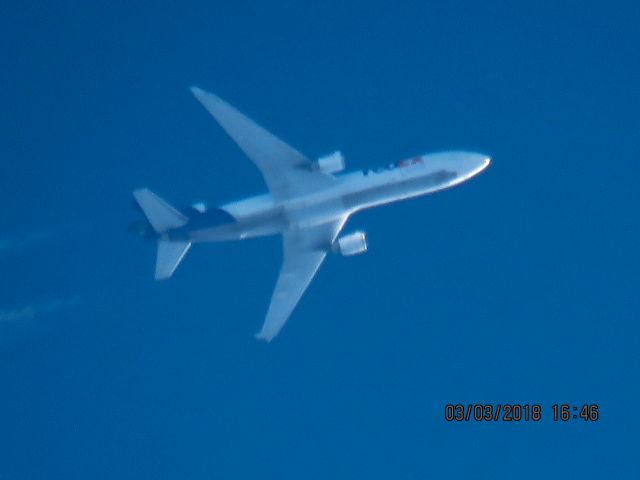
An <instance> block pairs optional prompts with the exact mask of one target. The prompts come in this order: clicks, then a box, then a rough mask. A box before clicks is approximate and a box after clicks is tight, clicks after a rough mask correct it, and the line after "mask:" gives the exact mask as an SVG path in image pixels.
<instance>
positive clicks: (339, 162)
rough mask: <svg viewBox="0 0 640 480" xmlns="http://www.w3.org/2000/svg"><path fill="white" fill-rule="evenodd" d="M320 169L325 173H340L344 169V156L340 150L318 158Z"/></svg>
mask: <svg viewBox="0 0 640 480" xmlns="http://www.w3.org/2000/svg"><path fill="white" fill-rule="evenodd" d="M317 163H318V169H319V170H320V171H321V172H324V173H338V172H341V171H342V170H344V157H343V156H342V153H341V152H340V151H336V152H333V153H332V154H331V155H326V156H324V157H320V158H319V159H318V162H317Z"/></svg>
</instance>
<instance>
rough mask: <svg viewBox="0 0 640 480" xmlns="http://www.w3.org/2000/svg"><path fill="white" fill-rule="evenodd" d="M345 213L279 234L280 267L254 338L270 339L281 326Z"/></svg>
mask: <svg viewBox="0 0 640 480" xmlns="http://www.w3.org/2000/svg"><path fill="white" fill-rule="evenodd" d="M347 219H348V215H344V217H342V218H340V219H338V220H336V221H334V222H330V223H326V224H322V225H317V226H313V227H306V228H297V229H292V230H288V231H286V232H285V233H284V234H283V235H282V267H281V269H280V276H279V277H278V281H277V283H276V288H275V290H274V291H273V295H272V296H271V304H270V305H269V311H268V312H267V318H266V319H265V321H264V324H263V325H262V330H260V332H259V333H257V334H256V338H259V339H262V340H266V341H271V340H272V339H273V337H275V336H276V335H277V334H278V332H279V331H280V329H281V328H282V327H283V326H284V324H285V323H286V321H287V319H288V318H289V315H291V312H292V311H293V309H294V308H295V307H296V305H297V304H298V301H299V300H300V298H301V297H302V294H303V293H304V292H305V290H306V289H307V287H308V286H309V284H310V283H311V280H312V279H313V277H314V276H315V274H316V272H317V271H318V268H320V265H321V264H322V261H323V260H324V258H325V257H326V256H327V252H328V251H329V249H330V248H331V245H332V244H333V242H334V241H335V239H336V237H337V236H338V234H339V233H340V230H342V227H343V226H344V224H345V223H346V221H347Z"/></svg>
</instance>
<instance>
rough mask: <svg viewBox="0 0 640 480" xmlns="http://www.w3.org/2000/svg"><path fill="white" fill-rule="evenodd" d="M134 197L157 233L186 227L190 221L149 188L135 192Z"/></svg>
mask: <svg viewBox="0 0 640 480" xmlns="http://www.w3.org/2000/svg"><path fill="white" fill-rule="evenodd" d="M133 196H134V197H135V199H136V202H138V205H140V208H141V209H142V211H143V212H144V214H145V216H146V217H147V220H149V223H150V224H151V226H152V227H153V229H154V230H155V231H156V232H157V233H162V232H166V231H167V230H171V229H172V228H179V227H182V226H183V225H185V224H186V223H187V222H188V221H189V219H188V218H187V217H186V216H184V215H183V214H182V213H180V212H179V211H178V210H176V209H175V208H173V207H172V206H171V205H169V204H168V203H167V202H165V201H164V200H162V199H161V198H160V197H158V196H157V195H156V194H155V193H153V192H152V191H151V190H149V189H148V188H141V189H139V190H135V191H134V192H133Z"/></svg>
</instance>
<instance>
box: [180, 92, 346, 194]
mask: <svg viewBox="0 0 640 480" xmlns="http://www.w3.org/2000/svg"><path fill="white" fill-rule="evenodd" d="M191 91H192V92H193V94H194V95H195V97H196V98H197V99H198V101H199V102H200V103H201V104H202V105H203V106H204V108H206V109H207V111H208V112H209V113H210V114H211V115H212V116H213V118H214V119H215V120H216V121H217V122H218V123H219V124H220V126H221V127H222V128H223V130H224V131H225V132H226V133H227V134H228V135H229V136H230V137H231V138H232V139H233V141H234V142H236V144H237V145H238V146H239V147H240V149H241V150H242V151H243V152H244V153H245V155H246V156H247V157H249V159H250V160H251V161H252V162H253V163H255V164H256V166H257V167H258V169H259V170H260V172H261V173H262V176H263V177H264V180H265V182H266V184H267V187H268V188H269V191H270V192H271V194H272V195H273V197H274V198H275V199H276V200H283V199H287V198H291V197H295V196H298V195H304V194H309V193H312V192H314V191H317V190H321V189H324V188H328V187H331V186H333V185H334V184H335V183H336V179H335V178H334V177H333V176H332V175H329V174H326V173H323V172H321V171H319V170H317V169H315V168H314V165H313V162H312V161H311V160H309V159H308V158H307V157H305V156H304V155H303V154H301V153H300V152H299V151H297V150H296V149H295V148H293V147H291V146H290V145H287V144H286V143H285V142H283V141H282V140H280V139H279V138H278V137H276V136H275V135H273V134H272V133H270V132H268V131H267V130H265V129H264V128H262V127H261V126H260V125H258V124H257V123H255V122H254V121H253V120H251V119H250V118H248V117H247V116H245V115H243V114H242V113H240V112H239V111H238V110H236V109H235V108H234V107H232V106H231V105H229V104H228V103H227V102H225V101H224V100H222V99H221V98H220V97H218V96H217V95H214V94H212V93H208V92H205V91H204V90H202V89H200V88H198V87H192V88H191Z"/></svg>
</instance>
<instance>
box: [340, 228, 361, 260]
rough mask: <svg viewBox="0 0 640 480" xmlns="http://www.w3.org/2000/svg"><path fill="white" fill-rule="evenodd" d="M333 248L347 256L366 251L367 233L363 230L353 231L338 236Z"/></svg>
mask: <svg viewBox="0 0 640 480" xmlns="http://www.w3.org/2000/svg"><path fill="white" fill-rule="evenodd" d="M334 249H335V250H336V251H338V252H340V254H341V255H343V256H345V257H349V256H351V255H358V254H360V253H364V252H366V251H367V235H366V233H364V232H353V233H350V234H349V235H343V236H342V237H340V238H339V239H338V240H337V242H336V245H335V247H334Z"/></svg>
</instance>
